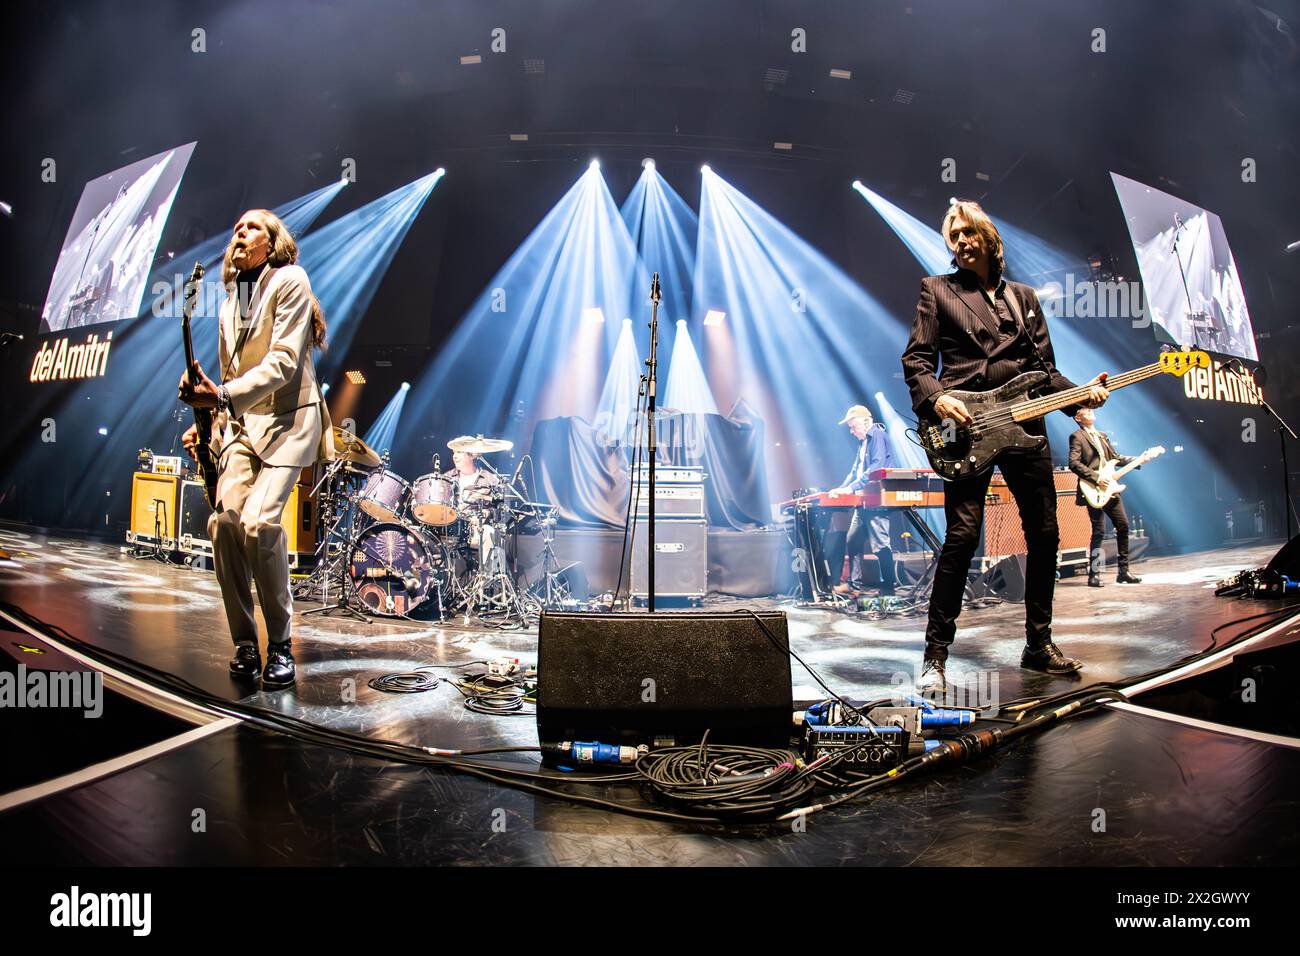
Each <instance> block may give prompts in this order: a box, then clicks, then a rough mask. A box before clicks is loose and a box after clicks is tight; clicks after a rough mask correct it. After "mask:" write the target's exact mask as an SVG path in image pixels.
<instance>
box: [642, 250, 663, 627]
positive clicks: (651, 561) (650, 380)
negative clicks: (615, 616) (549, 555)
mask: <svg viewBox="0 0 1300 956" xmlns="http://www.w3.org/2000/svg"><path fill="white" fill-rule="evenodd" d="M659 299H660V291H659V273H657V272H656V273H655V274H654V278H653V279H651V280H650V357H649V358H648V359H646V362H645V364H646V365H647V366H648V369H649V375H648V376H647V386H646V387H647V389H648V398H647V401H646V421H647V422H648V424H649V432H650V434H649V438H648V442H649V452H650V501H649V515H648V517H649V525H648V528H647V534H646V537H647V538H648V540H647V541H646V547H647V549H648V550H647V552H646V576H647V577H648V578H649V584H648V586H647V595H646V597H647V602H646V607H647V609H648V610H649V612H650V613H651V614H653V613H654V611H655V458H656V457H658V454H659V452H658V443H657V440H656V435H655V386H656V382H657V381H658V373H659V357H658V353H659Z"/></svg>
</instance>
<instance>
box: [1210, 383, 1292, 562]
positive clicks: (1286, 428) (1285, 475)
mask: <svg viewBox="0 0 1300 956" xmlns="http://www.w3.org/2000/svg"><path fill="white" fill-rule="evenodd" d="M1234 367H1235V369H1236V370H1237V371H1239V372H1243V373H1246V374H1249V375H1250V377H1251V378H1252V379H1254V377H1255V376H1254V374H1253V373H1250V372H1247V369H1246V366H1245V364H1244V363H1243V362H1242V361H1241V359H1236V358H1234V359H1229V360H1228V361H1226V362H1224V363H1223V365H1222V366H1221V370H1224V371H1228V370H1232V369H1233V368H1234ZM1259 406H1260V408H1262V409H1264V411H1266V412H1267V413H1268V415H1269V417H1270V418H1272V419H1273V421H1275V422H1277V437H1278V441H1279V442H1280V443H1281V445H1282V495H1283V498H1282V500H1283V507H1284V508H1285V509H1286V539H1287V540H1288V541H1290V540H1291V509H1292V504H1291V472H1290V470H1289V469H1288V467H1287V461H1286V436H1287V435H1290V436H1291V437H1292V438H1300V436H1297V435H1296V433H1295V430H1294V429H1292V428H1291V426H1290V425H1288V424H1287V423H1286V421H1285V420H1284V419H1283V418H1282V416H1281V415H1279V414H1278V413H1277V410H1276V409H1275V408H1273V406H1272V405H1270V404H1269V403H1268V402H1267V401H1265V400H1264V396H1263V395H1262V394H1260V395H1259Z"/></svg>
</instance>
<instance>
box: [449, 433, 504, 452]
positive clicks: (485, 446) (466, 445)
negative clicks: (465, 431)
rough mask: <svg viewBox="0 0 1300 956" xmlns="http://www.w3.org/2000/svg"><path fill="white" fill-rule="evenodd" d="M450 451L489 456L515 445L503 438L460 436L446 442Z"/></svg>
mask: <svg viewBox="0 0 1300 956" xmlns="http://www.w3.org/2000/svg"><path fill="white" fill-rule="evenodd" d="M447 447H448V448H450V449H451V450H452V451H467V452H469V453H470V454H471V455H490V454H492V453H493V452H498V451H509V450H510V449H511V448H514V447H515V443H514V442H512V441H507V440H506V439H504V438H484V437H483V436H482V435H461V436H460V437H459V438H453V439H452V440H451V441H449V442H447Z"/></svg>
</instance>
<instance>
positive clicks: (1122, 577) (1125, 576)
mask: <svg viewBox="0 0 1300 956" xmlns="http://www.w3.org/2000/svg"><path fill="white" fill-rule="evenodd" d="M1115 583H1116V584H1141V583H1142V579H1141V578H1140V577H1138V576H1137V575H1136V574H1129V573H1128V572H1127V571H1121V572H1120V573H1119V577H1117V578H1116V579H1115Z"/></svg>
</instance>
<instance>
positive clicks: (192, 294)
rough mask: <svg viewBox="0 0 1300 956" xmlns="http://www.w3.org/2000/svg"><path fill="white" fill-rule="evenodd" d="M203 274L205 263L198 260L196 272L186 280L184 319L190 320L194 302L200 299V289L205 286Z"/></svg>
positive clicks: (182, 313)
mask: <svg viewBox="0 0 1300 956" xmlns="http://www.w3.org/2000/svg"><path fill="white" fill-rule="evenodd" d="M203 272H204V270H203V263H202V262H200V261H197V260H196V261H195V263H194V271H193V272H191V273H190V277H189V278H188V279H186V280H185V303H184V305H183V306H182V308H181V315H182V317H183V318H188V317H189V316H190V315H191V314H192V313H193V312H194V302H195V300H196V299H197V298H198V295H199V287H200V286H201V285H202V284H203Z"/></svg>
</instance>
